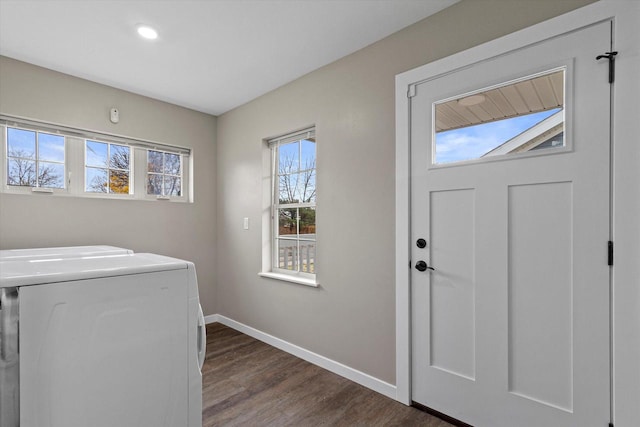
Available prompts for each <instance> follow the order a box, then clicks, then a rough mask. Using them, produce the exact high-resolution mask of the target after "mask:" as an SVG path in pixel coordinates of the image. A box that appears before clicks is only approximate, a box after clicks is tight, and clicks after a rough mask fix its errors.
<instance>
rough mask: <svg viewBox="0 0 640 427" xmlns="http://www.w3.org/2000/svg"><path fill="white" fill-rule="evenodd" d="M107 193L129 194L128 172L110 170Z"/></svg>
mask: <svg viewBox="0 0 640 427" xmlns="http://www.w3.org/2000/svg"><path fill="white" fill-rule="evenodd" d="M109 192H111V193H116V194H129V172H126V171H119V170H110V171H109Z"/></svg>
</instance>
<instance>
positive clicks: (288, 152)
mask: <svg viewBox="0 0 640 427" xmlns="http://www.w3.org/2000/svg"><path fill="white" fill-rule="evenodd" d="M298 147H299V145H298V142H297V141H296V142H292V143H289V144H283V145H280V146H279V147H278V157H279V166H278V171H279V173H280V174H281V175H282V174H286V173H291V172H298V170H299V167H300V161H299V153H298V149H299V148H298Z"/></svg>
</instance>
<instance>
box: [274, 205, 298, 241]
mask: <svg viewBox="0 0 640 427" xmlns="http://www.w3.org/2000/svg"><path fill="white" fill-rule="evenodd" d="M297 234H298V209H297V208H287V209H279V212H278V235H280V236H297Z"/></svg>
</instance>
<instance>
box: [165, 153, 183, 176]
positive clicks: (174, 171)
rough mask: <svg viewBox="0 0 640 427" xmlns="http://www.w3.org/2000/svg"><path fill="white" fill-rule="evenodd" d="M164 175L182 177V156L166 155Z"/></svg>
mask: <svg viewBox="0 0 640 427" xmlns="http://www.w3.org/2000/svg"><path fill="white" fill-rule="evenodd" d="M164 173H168V174H170V175H180V156H179V155H178V154H170V153H165V155H164Z"/></svg>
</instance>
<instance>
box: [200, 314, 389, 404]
mask: <svg viewBox="0 0 640 427" xmlns="http://www.w3.org/2000/svg"><path fill="white" fill-rule="evenodd" d="M204 320H205V323H207V324H209V323H216V322H218V323H222V324H223V325H225V326H228V327H230V328H233V329H235V330H236V331H239V332H242V333H243V334H246V335H249V336H250V337H253V338H255V339H257V340H260V341H262V342H264V343H267V344H269V345H272V346H274V347H275V348H278V349H280V350H282V351H286V352H287V353H289V354H292V355H294V356H296V357H299V358H301V359H303V360H306V361H307V362H310V363H313V364H314V365H317V366H320V367H321V368H324V369H326V370H328V371H331V372H333V373H334V374H337V375H340V376H342V377H345V378H347V379H349V380H351V381H353V382H356V383H358V384H360V385H362V386H364V387H367V388H369V389H371V390H373V391H377V392H378V393H380V394H383V395H385V396H387V397H389V398H391V399H394V400H395V399H396V386H394V385H393V384H389V383H387V382H384V381H382V380H379V379H378V378H375V377H372V376H371V375H369V374H365V373H364V372H360V371H358V370H356V369H353V368H350V367H348V366H346V365H343V364H342V363H340V362H336V361H335V360H331V359H328V358H326V357H324V356H321V355H319V354H317V353H314V352H312V351H309V350H306V349H304V348H302V347H299V346H297V345H295V344H291V343H289V342H287V341H285V340H282V339H280V338H276V337H274V336H273V335H269V334H267V333H264V332H262V331H259V330H257V329H255V328H252V327H251V326H247V325H245V324H243V323H240V322H236V321H235V320H232V319H229V318H228V317H225V316H223V315H221V314H211V315H209V316H205V318H204Z"/></svg>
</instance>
